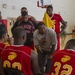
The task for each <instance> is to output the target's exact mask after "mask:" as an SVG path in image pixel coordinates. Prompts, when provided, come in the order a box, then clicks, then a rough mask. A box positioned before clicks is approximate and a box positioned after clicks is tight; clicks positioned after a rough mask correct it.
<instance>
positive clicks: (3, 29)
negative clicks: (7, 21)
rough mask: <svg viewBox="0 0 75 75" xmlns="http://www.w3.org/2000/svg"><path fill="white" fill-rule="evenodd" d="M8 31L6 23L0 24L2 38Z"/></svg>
mask: <svg viewBox="0 0 75 75" xmlns="http://www.w3.org/2000/svg"><path fill="white" fill-rule="evenodd" d="M6 33H7V30H6V27H5V25H4V24H0V39H2V36H3V35H4V34H6Z"/></svg>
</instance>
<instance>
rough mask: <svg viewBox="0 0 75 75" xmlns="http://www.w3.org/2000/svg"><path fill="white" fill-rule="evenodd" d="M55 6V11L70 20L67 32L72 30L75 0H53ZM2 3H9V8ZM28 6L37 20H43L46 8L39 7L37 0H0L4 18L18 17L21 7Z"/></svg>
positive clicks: (74, 23)
mask: <svg viewBox="0 0 75 75" xmlns="http://www.w3.org/2000/svg"><path fill="white" fill-rule="evenodd" d="M51 3H52V4H53V7H54V12H56V13H60V14H61V16H62V17H63V19H64V20H65V21H67V22H68V27H67V29H66V31H67V32H71V31H72V29H73V28H74V25H75V21H74V18H75V15H74V13H75V10H74V9H75V8H74V4H75V0H51ZM2 4H7V8H6V9H4V8H2ZM23 6H25V7H27V9H28V12H29V14H30V15H33V16H34V17H35V18H36V19H37V20H42V18H43V14H44V12H45V9H42V8H38V7H37V0H15V1H14V0H0V10H1V11H2V16H3V18H5V19H6V18H8V17H13V18H16V17H17V16H18V15H20V8H21V7H23Z"/></svg>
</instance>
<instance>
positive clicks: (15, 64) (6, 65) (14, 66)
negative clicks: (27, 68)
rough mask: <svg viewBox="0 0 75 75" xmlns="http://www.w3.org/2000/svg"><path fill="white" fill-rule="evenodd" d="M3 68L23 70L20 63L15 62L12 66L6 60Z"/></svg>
mask: <svg viewBox="0 0 75 75" xmlns="http://www.w3.org/2000/svg"><path fill="white" fill-rule="evenodd" d="M3 67H8V68H11V67H12V68H16V67H17V69H18V70H21V64H20V63H19V62H14V63H13V64H12V65H11V63H10V62H9V61H7V60H5V61H4V63H3Z"/></svg>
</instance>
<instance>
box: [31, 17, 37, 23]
mask: <svg viewBox="0 0 75 75" xmlns="http://www.w3.org/2000/svg"><path fill="white" fill-rule="evenodd" d="M31 21H34V22H35V23H36V24H37V23H38V21H37V20H36V19H35V18H34V17H33V16H31Z"/></svg>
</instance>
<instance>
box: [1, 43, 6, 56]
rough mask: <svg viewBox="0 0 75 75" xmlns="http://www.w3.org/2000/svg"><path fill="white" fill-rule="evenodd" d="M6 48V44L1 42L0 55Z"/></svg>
mask: <svg viewBox="0 0 75 75" xmlns="http://www.w3.org/2000/svg"><path fill="white" fill-rule="evenodd" d="M4 48H5V44H3V43H0V57H1V52H2V51H3V49H4Z"/></svg>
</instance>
